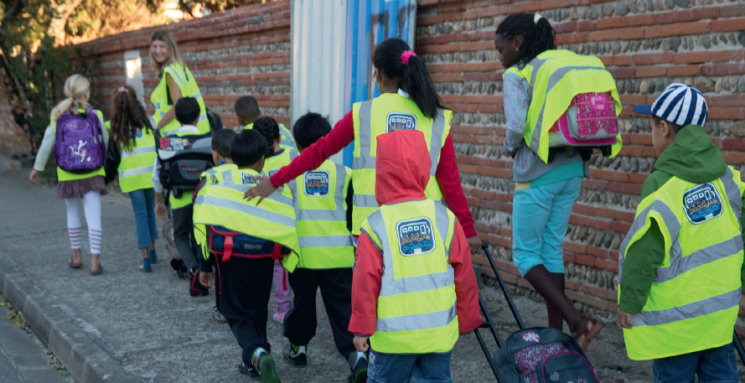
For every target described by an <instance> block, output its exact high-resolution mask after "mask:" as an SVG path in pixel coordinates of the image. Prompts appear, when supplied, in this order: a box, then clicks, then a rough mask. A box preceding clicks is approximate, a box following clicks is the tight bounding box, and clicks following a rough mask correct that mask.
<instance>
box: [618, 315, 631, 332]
mask: <svg viewBox="0 0 745 383" xmlns="http://www.w3.org/2000/svg"><path fill="white" fill-rule="evenodd" d="M618 324H620V325H621V327H623V328H625V329H630V328H632V327H634V322H632V321H631V314H629V313H625V312H623V311H619V312H618Z"/></svg>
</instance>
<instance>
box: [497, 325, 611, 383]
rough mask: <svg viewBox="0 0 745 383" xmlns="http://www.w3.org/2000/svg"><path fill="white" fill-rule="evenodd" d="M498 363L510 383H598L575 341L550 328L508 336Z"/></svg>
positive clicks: (522, 331) (498, 353)
mask: <svg viewBox="0 0 745 383" xmlns="http://www.w3.org/2000/svg"><path fill="white" fill-rule="evenodd" d="M497 362H498V366H499V369H500V370H501V371H500V372H501V374H502V376H503V377H504V378H505V380H506V381H507V382H510V383H513V382H514V383H570V382H573V383H599V380H598V378H597V376H596V375H595V371H594V370H593V368H592V365H591V364H590V362H589V361H588V360H587V357H586V356H585V353H584V351H582V348H581V347H580V346H579V344H578V343H577V341H576V340H575V339H574V338H573V337H571V336H569V335H567V334H565V333H563V332H561V331H559V330H556V329H552V328H546V327H532V328H526V329H523V330H519V331H517V332H515V333H514V334H512V335H510V337H509V338H507V341H506V342H505V345H504V347H502V348H500V349H499V351H498V352H497Z"/></svg>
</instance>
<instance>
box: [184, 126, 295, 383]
mask: <svg viewBox="0 0 745 383" xmlns="http://www.w3.org/2000/svg"><path fill="white" fill-rule="evenodd" d="M267 150H269V145H268V144H267V142H266V140H265V139H264V137H262V136H261V134H259V133H258V132H255V131H253V130H248V129H247V130H244V131H242V132H241V133H240V134H239V135H238V136H237V137H236V138H235V139H234V140H233V142H232V143H231V145H230V157H231V158H232V159H233V162H234V163H235V164H236V165H237V169H233V170H228V171H226V172H224V173H223V179H222V183H218V184H213V185H207V186H206V187H205V188H204V190H203V191H202V194H201V195H200V198H199V200H198V201H197V205H199V208H198V210H197V214H196V216H195V217H194V220H195V222H196V223H197V224H201V225H205V226H206V227H208V231H209V234H208V235H209V238H210V240H209V244H210V252H211V253H214V254H215V259H216V262H217V270H218V274H219V275H220V284H221V288H220V294H221V295H220V296H221V298H220V308H221V309H222V311H223V314H224V315H225V318H227V320H228V324H229V325H230V329H231V330H232V331H233V334H234V335H235V337H236V340H237V341H238V344H239V345H240V346H241V348H242V349H243V356H242V362H243V363H242V364H241V366H240V367H239V372H241V373H243V374H248V375H249V376H250V377H251V378H253V379H258V378H259V377H260V378H261V379H262V382H279V378H278V377H277V373H276V371H275V366H274V358H273V357H272V356H271V354H270V351H271V347H270V345H269V342H268V341H267V336H266V322H267V319H268V316H269V313H268V312H267V304H268V303H269V296H270V295H271V287H272V269H273V268H274V259H279V258H282V262H283V264H284V265H285V267H286V268H287V269H288V270H291V271H292V270H294V268H295V266H296V265H297V251H298V250H299V245H298V242H297V234H296V231H295V211H294V208H293V199H292V195H291V194H290V192H289V190H285V191H283V192H277V193H276V194H273V195H271V196H269V197H267V198H266V199H265V200H264V201H263V202H262V203H261V204H259V205H257V203H256V202H257V201H253V202H246V201H245V200H244V199H243V193H244V191H245V190H246V188H251V187H254V186H255V185H256V181H257V180H258V176H259V174H260V173H259V172H260V171H261V169H262V168H263V166H264V155H265V153H266V152H267ZM220 233H224V234H220ZM221 235H222V237H220V236H221ZM204 241H205V239H204V238H202V239H200V242H202V243H204ZM220 244H223V245H222V248H220ZM233 244H235V246H233ZM239 244H240V245H239ZM210 252H208V253H206V254H207V256H209V254H210ZM212 278H213V275H212V273H211V272H207V271H205V272H202V273H200V279H201V280H202V282H203V284H204V285H211V280H212Z"/></svg>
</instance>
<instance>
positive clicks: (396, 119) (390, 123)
mask: <svg viewBox="0 0 745 383" xmlns="http://www.w3.org/2000/svg"><path fill="white" fill-rule="evenodd" d="M385 125H386V127H387V130H386V132H387V133H390V132H397V131H399V130H416V116H415V115H413V114H411V113H388V117H387V118H386V124H385Z"/></svg>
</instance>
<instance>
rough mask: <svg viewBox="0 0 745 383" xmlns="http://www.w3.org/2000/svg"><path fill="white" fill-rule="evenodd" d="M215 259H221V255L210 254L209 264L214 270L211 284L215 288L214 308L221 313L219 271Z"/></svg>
mask: <svg viewBox="0 0 745 383" xmlns="http://www.w3.org/2000/svg"><path fill="white" fill-rule="evenodd" d="M199 256H201V254H199ZM217 257H221V255H217V254H210V260H209V262H210V263H211V264H212V266H214V268H215V269H216V270H215V272H214V273H212V275H213V276H214V278H215V280H214V284H213V286H215V307H217V311H219V312H220V313H222V310H221V309H220V269H217Z"/></svg>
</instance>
